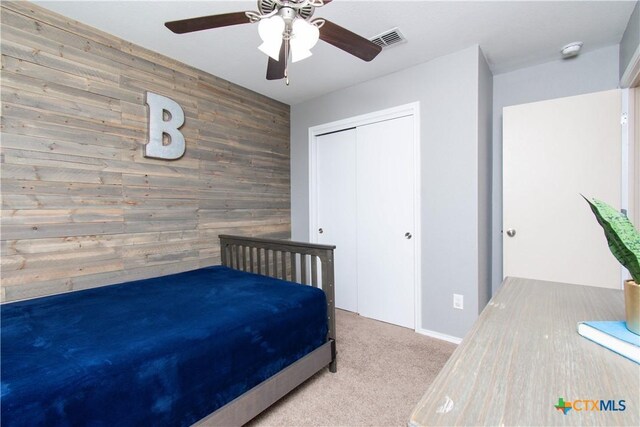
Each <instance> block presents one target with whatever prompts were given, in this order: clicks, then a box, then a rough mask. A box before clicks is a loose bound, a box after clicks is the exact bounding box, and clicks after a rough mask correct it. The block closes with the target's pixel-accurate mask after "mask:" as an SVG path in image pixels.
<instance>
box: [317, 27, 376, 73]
mask: <svg viewBox="0 0 640 427" xmlns="http://www.w3.org/2000/svg"><path fill="white" fill-rule="evenodd" d="M320 39H321V40H324V41H325V42H327V43H329V44H332V45H334V46H335V47H337V48H339V49H342V50H344V51H345V52H347V53H350V54H352V55H354V56H357V57H358V58H360V59H362V60H364V61H367V62H368V61H371V60H372V59H373V58H375V57H376V56H378V54H379V53H380V51H381V50H382V47H381V46H378V45H377V44H375V43H373V42H371V41H369V40H367V39H365V38H364V37H362V36H359V35H357V34H356V33H353V32H351V31H349V30H347V29H346V28H343V27H341V26H339V25H336V24H334V23H333V22H331V21H327V20H326V19H325V20H324V25H323V26H322V27H321V28H320Z"/></svg>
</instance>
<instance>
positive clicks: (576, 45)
mask: <svg viewBox="0 0 640 427" xmlns="http://www.w3.org/2000/svg"><path fill="white" fill-rule="evenodd" d="M580 49H582V42H571V43H569V44H567V45H565V46H563V47H562V49H560V53H562V57H563V58H572V57H574V56H577V55H578V54H579V53H580Z"/></svg>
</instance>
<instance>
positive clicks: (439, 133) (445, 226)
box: [291, 46, 481, 337]
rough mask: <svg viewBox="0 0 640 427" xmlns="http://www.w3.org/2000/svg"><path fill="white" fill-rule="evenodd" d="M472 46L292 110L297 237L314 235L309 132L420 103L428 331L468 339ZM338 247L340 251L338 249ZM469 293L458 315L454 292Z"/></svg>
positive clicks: (474, 164)
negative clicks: (359, 117) (328, 124)
mask: <svg viewBox="0 0 640 427" xmlns="http://www.w3.org/2000/svg"><path fill="white" fill-rule="evenodd" d="M480 54H481V53H480V49H479V48H478V46H473V47H470V48H468V49H465V50H463V51H460V52H457V53H453V54H450V55H447V56H444V57H441V58H438V59H435V60H432V61H430V62H427V63H424V64H420V65H417V66H414V67H411V68H409V69H406V70H403V71H399V72H396V73H393V74H390V75H387V76H384V77H381V78H378V79H374V80H371V81H368V82H365V83H362V84H359V85H356V86H353V87H350V88H347V89H344V90H341V91H338V92H334V93H331V94H328V95H325V96H322V97H319V98H316V99H314V100H311V101H308V102H304V103H301V104H298V105H294V106H292V108H291V194H292V195H291V201H292V205H291V209H292V210H291V214H292V237H293V239H304V240H306V239H308V236H309V223H308V218H309V181H308V174H309V171H308V154H309V153H308V129H309V128H310V127H312V126H316V125H320V124H324V123H328V122H332V121H336V120H340V119H345V118H349V117H353V116H357V115H361V114H365V113H369V112H373V111H378V110H382V109H385V108H390V107H394V106H398V105H402V104H406V103H410V102H415V101H419V102H420V109H421V144H422V145H421V150H422V153H421V156H422V159H421V165H422V183H421V185H422V188H421V197H422V217H421V224H422V259H421V262H422V283H421V286H422V308H423V310H422V311H423V312H422V318H423V322H422V325H421V326H422V327H423V328H424V329H428V330H433V331H437V332H440V333H444V334H449V335H453V336H458V337H462V336H464V334H465V333H466V332H467V331H468V330H469V328H470V327H471V325H472V324H473V322H474V320H475V319H476V317H477V314H478V312H477V307H478V277H479V276H478V270H479V267H478V262H479V261H478V246H479V243H478V216H479V215H478V206H479V203H478V108H479V107H478V105H479V104H478V62H479V58H478V57H479V55H480ZM338 250H339V249H338ZM454 292H455V293H460V294H464V296H465V310H462V311H461V310H454V309H453V307H452V294H453V293H454Z"/></svg>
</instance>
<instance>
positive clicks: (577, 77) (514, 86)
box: [492, 45, 619, 293]
mask: <svg viewBox="0 0 640 427" xmlns="http://www.w3.org/2000/svg"><path fill="white" fill-rule="evenodd" d="M618 58H619V56H618V46H617V45H615V46H610V47H606V48H603V49H599V50H596V51H592V52H589V53H585V54H582V55H580V56H578V57H576V58H572V59H567V60H562V59H558V60H557V61H552V62H548V63H545V64H541V65H536V66H532V67H528V68H523V69H520V70H516V71H512V72H509V73H504V74H498V75H496V76H494V77H493V184H492V192H493V194H492V199H493V215H492V217H493V218H492V222H493V227H492V236H493V239H492V245H493V249H492V258H493V260H492V262H493V265H492V288H493V292H494V293H495V291H496V290H497V289H498V288H499V287H500V284H501V283H502V232H501V230H502V108H503V107H506V106H509V105H517V104H525V103H529V102H535V101H541V100H545V99H554V98H561V97H566V96H573V95H581V94H585V93H591V92H598V91H603V90H609V89H615V88H616V87H618V82H619V72H618V64H619V63H618Z"/></svg>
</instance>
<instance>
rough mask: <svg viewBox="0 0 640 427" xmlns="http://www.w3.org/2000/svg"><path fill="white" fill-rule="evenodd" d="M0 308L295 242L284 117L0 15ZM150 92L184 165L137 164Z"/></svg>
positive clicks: (143, 56) (61, 27)
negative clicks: (272, 241)
mask: <svg viewBox="0 0 640 427" xmlns="http://www.w3.org/2000/svg"><path fill="white" fill-rule="evenodd" d="M0 18H1V21H0V22H1V25H2V41H1V49H2V50H1V51H2V75H1V84H2V89H1V100H2V123H1V129H2V141H1V144H2V146H1V157H0V162H1V166H2V167H1V185H2V187H1V191H2V222H1V227H2V228H1V230H0V231H1V244H2V246H1V248H2V252H1V255H2V264H1V267H2V273H1V282H2V283H1V289H2V295H1V298H2V300H3V301H11V300H16V299H23V298H31V297H36V296H42V295H49V294H55V293H60V292H66V291H70V290H76V289H83V288H89V287H95V286H101V285H107V284H112V283H119V282H124V281H129V280H135V279H141V278H147V277H153V276H160V275H164V274H169V273H174V272H179V271H185V270H192V269H196V268H199V267H202V266H208V265H213V264H219V263H220V253H219V243H218V234H223V233H225V234H241V235H247V236H265V237H279V238H288V237H289V236H290V233H291V212H290V167H289V106H288V105H285V104H282V103H280V102H277V101H275V100H272V99H269V98H267V97H264V96H262V95H259V94H256V93H254V92H252V91H250V90H248V89H245V88H242V87H239V86H237V85H234V84H232V83H230V82H227V81H225V80H222V79H220V78H217V77H215V76H212V75H210V74H207V73H204V72H202V71H199V70H197V69H194V68H192V67H189V66H187V65H185V64H182V63H179V62H177V61H175V60H172V59H170V58H167V57H163V56H161V55H159V54H157V53H154V52H152V51H149V50H146V49H143V48H141V47H139V46H135V45H133V44H131V43H129V42H126V41H124V40H121V39H118V38H116V37H113V36H111V35H108V34H106V33H103V32H100V31H98V30H96V29H93V28H91V27H88V26H86V25H83V24H80V23H78V22H75V21H72V20H70V19H68V18H65V17H63V16H60V15H57V14H55V13H52V12H49V11H48V10H46V9H43V8H40V7H38V6H35V5H33V4H30V3H27V2H4V1H3V2H2V4H1V16H0ZM146 91H152V92H155V93H158V94H160V95H164V96H168V97H169V98H171V99H173V100H174V101H176V102H177V103H178V104H180V106H181V107H182V108H183V110H184V112H185V117H186V120H185V124H184V126H183V127H182V129H181V130H182V133H183V134H184V136H185V139H186V147H187V148H186V154H185V156H184V157H183V158H181V159H179V160H174V161H165V160H153V159H146V158H144V157H143V156H142V148H143V145H144V144H145V142H146V139H147V107H146V106H145V104H144V95H145V92H146Z"/></svg>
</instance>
